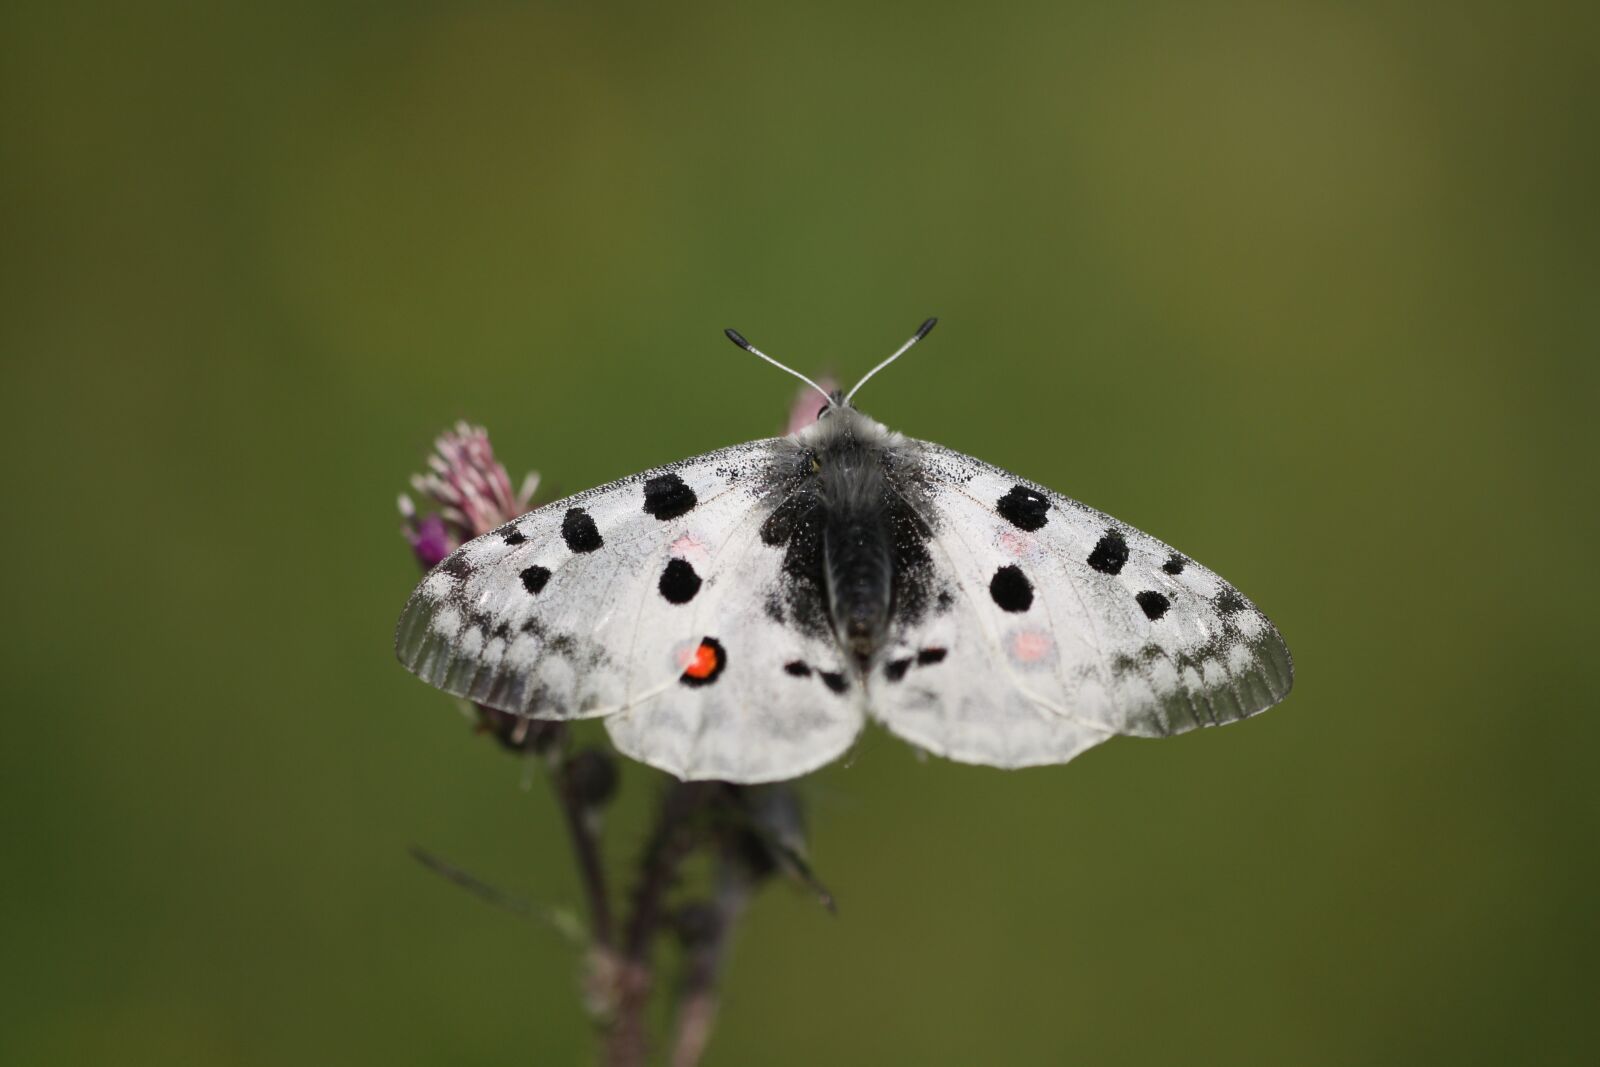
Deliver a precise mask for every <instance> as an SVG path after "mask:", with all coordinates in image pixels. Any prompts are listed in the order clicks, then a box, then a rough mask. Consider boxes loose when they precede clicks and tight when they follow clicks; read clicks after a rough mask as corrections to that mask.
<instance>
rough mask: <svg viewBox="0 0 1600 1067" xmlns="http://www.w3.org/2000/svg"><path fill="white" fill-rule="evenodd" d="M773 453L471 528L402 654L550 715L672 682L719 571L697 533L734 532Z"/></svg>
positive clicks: (671, 470) (624, 701) (424, 593)
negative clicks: (695, 614)
mask: <svg viewBox="0 0 1600 1067" xmlns="http://www.w3.org/2000/svg"><path fill="white" fill-rule="evenodd" d="M770 454H771V442H766V441H757V442H752V443H750V444H746V445H739V446H737V447H734V448H729V449H723V450H721V451H718V452H713V453H709V454H707V455H705V456H700V457H696V458H695V459H691V460H686V461H684V462H682V463H678V464H672V465H669V466H667V467H662V468H658V469H656V470H651V471H646V472H644V473H643V474H638V475H634V476H632V477H629V478H624V479H622V480H621V481H617V482H612V483H611V484H609V485H604V486H600V487H599V488H597V489H591V490H588V491H587V492H584V493H579V494H578V495H577V496H574V497H570V498H568V499H566V500H561V501H557V502H555V503H553V504H548V505H545V506H544V507H541V508H538V509H537V510H535V511H532V512H529V513H528V514H527V515H524V516H522V517H521V518H519V519H517V520H515V521H514V522H512V523H509V524H507V525H506V526H504V527H501V528H500V529H499V530H496V531H494V532H492V533H488V534H485V535H483V536H482V537H479V538H477V539H475V540H473V541H470V542H468V543H467V544H465V545H463V546H462V547H461V548H460V549H458V550H457V551H456V552H455V553H453V554H452V555H451V556H450V557H448V558H447V559H445V560H444V561H443V562H441V563H440V564H439V565H438V566H437V567H435V568H434V569H433V570H432V571H430V572H429V574H428V576H427V577H426V578H425V579H424V580H423V582H422V584H421V585H420V586H418V587H417V590H416V592H415V593H413V594H412V597H411V601H410V603H408V604H407V606H406V610H405V613H404V614H403V615H402V616H401V619H400V625H399V630H398V633H397V637H396V647H397V651H398V653H399V656H400V659H401V661H402V662H403V663H404V664H405V665H406V666H407V667H409V668H410V669H411V670H413V671H415V672H416V673H417V674H419V675H420V676H421V677H423V678H424V679H425V680H427V681H428V682H430V683H432V684H433V685H436V686H438V687H439V688H441V689H443V690H445V691H446V692H449V693H454V694H456V695H457V696H463V697H467V698H469V699H471V700H474V701H477V702H479V703H482V704H486V705H488V706H490V707H495V708H500V709H502V710H505V711H511V712H516V713H518V714H525V715H534V716H538V717H540V718H555V719H564V718H582V717H589V716H596V715H606V714H609V713H611V712H613V711H616V710H618V709H619V708H622V707H625V706H627V705H628V704H629V703H630V702H632V701H635V700H637V699H639V697H640V696H641V695H642V694H646V693H650V692H652V691H656V690H659V689H660V688H662V687H663V686H665V685H667V684H668V683H670V682H672V681H673V680H674V679H676V678H677V676H678V675H679V674H680V673H681V672H682V671H683V669H684V665H683V664H682V663H679V662H677V660H676V658H675V652H676V650H677V648H678V646H679V645H680V644H681V643H682V642H683V641H685V640H687V639H688V637H689V636H690V635H688V634H687V632H686V631H687V628H688V609H687V607H686V605H687V604H689V603H690V602H691V600H692V596H693V595H697V594H698V592H699V590H700V588H702V587H703V586H704V584H705V583H706V582H707V581H709V580H712V576H711V573H710V567H709V563H710V560H709V558H708V557H707V556H705V555H703V554H702V553H700V552H699V551H697V550H695V549H694V548H692V547H691V546H703V545H717V544H720V543H722V542H723V541H725V540H726V539H727V537H728V536H729V534H730V533H731V532H732V531H733V530H734V529H736V528H737V527H738V526H739V523H740V522H741V520H742V519H744V518H745V517H746V516H747V515H748V514H749V513H750V512H751V510H752V508H754V507H755V506H756V505H757V504H758V502H759V500H760V497H761V494H762V492H763V489H762V485H763V479H764V477H765V470H766V464H767V461H768V457H769V456H770ZM675 559H676V560H678V561H679V562H678V563H673V562H672V561H673V560H675ZM669 598H670V599H669ZM674 614H676V616H678V623H677V626H674V625H673V619H672V616H673V615H674ZM680 631H683V632H680Z"/></svg>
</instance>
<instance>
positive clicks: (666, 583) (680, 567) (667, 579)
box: [656, 559, 700, 604]
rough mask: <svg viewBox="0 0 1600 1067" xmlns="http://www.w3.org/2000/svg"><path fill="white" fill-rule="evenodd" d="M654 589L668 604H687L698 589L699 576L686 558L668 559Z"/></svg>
mask: <svg viewBox="0 0 1600 1067" xmlns="http://www.w3.org/2000/svg"><path fill="white" fill-rule="evenodd" d="M656 589H657V590H659V591H660V593H661V595H662V597H664V598H665V599H666V601H667V603H669V604H687V603H688V602H689V601H691V600H693V599H694V595H695V594H696V593H698V592H699V591H700V576H699V575H698V574H696V573H695V572H694V565H693V564H691V563H690V562H689V561H688V560H686V559H669V560H667V566H666V568H665V569H664V570H662V572H661V581H659V582H658V583H656Z"/></svg>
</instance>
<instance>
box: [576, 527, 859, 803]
mask: <svg viewBox="0 0 1600 1067" xmlns="http://www.w3.org/2000/svg"><path fill="white" fill-rule="evenodd" d="M769 514H770V509H768V508H760V509H756V510H753V511H752V512H750V513H749V514H748V515H747V516H746V517H745V520H744V522H743V523H742V524H741V525H740V527H739V528H738V529H737V530H735V531H733V533H732V535H731V536H730V537H729V538H728V540H727V541H726V542H725V543H724V545H723V546H722V547H721V548H720V550H719V551H718V552H717V554H716V558H715V565H714V572H713V573H715V575H716V577H715V579H714V580H713V581H712V582H711V583H709V586H710V587H709V588H708V589H707V590H706V592H705V593H703V594H702V595H701V598H700V599H699V600H698V601H697V602H696V604H695V612H694V615H693V622H692V624H691V625H690V626H689V629H688V632H689V633H691V634H695V635H702V634H703V635H705V636H706V638H707V639H710V640H715V641H716V642H717V646H716V648H715V650H714V654H715V655H716V656H718V657H721V662H720V664H719V666H718V667H717V670H718V671H719V673H718V676H717V678H716V681H715V683H714V684H709V685H706V684H696V683H695V679H692V678H686V679H680V680H678V681H675V682H674V683H673V685H672V686H671V687H669V688H668V689H667V690H666V691H665V692H663V693H661V694H660V695H658V696H655V697H653V698H651V699H649V700H644V701H641V702H639V703H637V704H635V705H634V706H632V707H630V708H628V709H626V710H624V711H622V712H619V713H618V714H616V715H613V716H611V717H610V718H608V719H607V720H606V729H607V730H608V731H609V732H610V734H611V739H612V741H613V742H615V743H616V746H617V748H618V749H620V750H621V751H622V752H624V753H626V754H627V755H629V756H632V757H634V758H635V759H639V760H643V761H644V762H646V763H649V764H651V765H653V766H656V767H659V768H661V769H662V770H666V771H670V772H672V773H673V774H676V775H678V776H679V777H680V778H686V779H702V778H712V779H724V780H727V781H734V782H746V783H750V782H768V781H779V780H782V779H786V778H794V777H797V776H799V775H801V774H805V773H807V772H808V771H812V770H815V769H816V768H818V767H820V766H822V765H823V764H825V763H829V762H831V761H832V760H834V759H836V758H837V757H838V756H839V755H840V754H841V753H843V752H844V751H845V750H846V749H847V748H849V747H850V744H851V742H852V741H854V740H855V737H856V735H857V734H858V733H859V732H860V730H861V726H862V724H863V723H864V722H865V719H866V716H865V711H864V709H863V706H862V692H861V687H860V686H859V685H857V684H855V682H854V680H853V678H852V676H851V675H850V673H849V672H848V671H847V669H846V667H845V666H844V663H843V659H842V657H841V654H840V652H839V648H838V643H837V642H836V641H834V640H833V638H832V637H831V635H825V634H820V633H818V632H816V631H815V630H814V629H808V628H806V627H803V626H800V625H796V621H795V620H793V619H792V618H786V617H785V612H786V611H787V610H788V608H787V607H786V606H785V605H784V604H783V603H782V600H781V597H780V588H781V587H782V585H783V576H782V574H781V570H782V567H783V560H784V552H783V548H782V546H773V545H769V544H766V543H765V542H764V541H763V540H762V537H761V534H760V530H761V526H762V523H763V522H764V521H765V519H766V518H767V516H768V515H769Z"/></svg>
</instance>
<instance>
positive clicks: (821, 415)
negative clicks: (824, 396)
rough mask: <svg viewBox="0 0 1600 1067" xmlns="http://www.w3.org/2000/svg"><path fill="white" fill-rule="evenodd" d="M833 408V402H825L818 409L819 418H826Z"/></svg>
mask: <svg viewBox="0 0 1600 1067" xmlns="http://www.w3.org/2000/svg"><path fill="white" fill-rule="evenodd" d="M832 410H833V405H832V404H824V405H822V406H821V407H820V408H818V409H817V419H818V420H821V419H824V418H826V417H827V415H828V412H830V411H832Z"/></svg>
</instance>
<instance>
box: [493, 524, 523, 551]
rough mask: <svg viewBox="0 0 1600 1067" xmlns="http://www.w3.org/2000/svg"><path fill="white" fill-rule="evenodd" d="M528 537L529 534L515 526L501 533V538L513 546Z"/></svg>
mask: <svg viewBox="0 0 1600 1067" xmlns="http://www.w3.org/2000/svg"><path fill="white" fill-rule="evenodd" d="M527 539H528V535H527V534H525V533H523V532H522V531H521V530H519V529H517V528H516V527H515V526H513V527H510V528H509V529H507V530H505V531H503V532H502V533H501V534H500V540H502V541H504V542H505V543H506V544H508V545H511V546H512V547H513V548H515V547H516V546H517V545H520V544H522V543H523V542H524V541H526V540H527Z"/></svg>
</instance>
